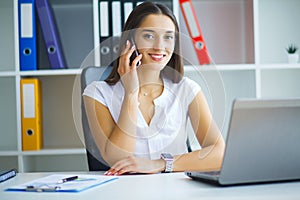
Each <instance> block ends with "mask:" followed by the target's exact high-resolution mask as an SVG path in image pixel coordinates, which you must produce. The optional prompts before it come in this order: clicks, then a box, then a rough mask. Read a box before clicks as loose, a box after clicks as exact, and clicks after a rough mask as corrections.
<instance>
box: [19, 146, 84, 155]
mask: <svg viewBox="0 0 300 200" xmlns="http://www.w3.org/2000/svg"><path fill="white" fill-rule="evenodd" d="M85 153H86V150H85V149H84V148H55V149H54V148H53V149H52V148H51V149H41V150H38V151H22V153H21V154H22V155H24V156H37V155H73V154H85Z"/></svg>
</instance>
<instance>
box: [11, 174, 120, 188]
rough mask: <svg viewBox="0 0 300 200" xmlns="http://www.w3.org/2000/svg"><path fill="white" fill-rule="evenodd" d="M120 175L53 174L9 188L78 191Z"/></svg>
mask: <svg viewBox="0 0 300 200" xmlns="http://www.w3.org/2000/svg"><path fill="white" fill-rule="evenodd" d="M74 176H76V177H78V178H76V179H75V180H72V181H67V182H61V180H64V179H66V178H67V177H74ZM117 179H118V177H111V176H104V175H85V174H80V175H78V174H75V175H74V174H52V175H49V176H46V177H43V178H39V179H35V180H33V181H29V182H27V183H24V184H21V185H16V186H12V187H9V188H7V189H6V190H5V191H10V192H13V191H15V192H17V191H18V192H71V193H77V192H82V191H84V190H87V189H90V188H93V187H96V186H100V185H103V184H106V183H109V182H112V181H115V180H117Z"/></svg>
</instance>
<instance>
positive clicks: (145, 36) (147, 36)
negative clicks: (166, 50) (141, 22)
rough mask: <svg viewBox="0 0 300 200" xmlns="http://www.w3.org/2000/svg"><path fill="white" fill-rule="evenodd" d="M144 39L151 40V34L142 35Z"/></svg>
mask: <svg viewBox="0 0 300 200" xmlns="http://www.w3.org/2000/svg"><path fill="white" fill-rule="evenodd" d="M144 38H145V39H153V38H154V36H153V35H151V34H144Z"/></svg>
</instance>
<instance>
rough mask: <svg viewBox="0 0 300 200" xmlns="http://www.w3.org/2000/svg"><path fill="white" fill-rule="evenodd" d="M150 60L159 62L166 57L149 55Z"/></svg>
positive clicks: (163, 55)
mask: <svg viewBox="0 0 300 200" xmlns="http://www.w3.org/2000/svg"><path fill="white" fill-rule="evenodd" d="M149 56H150V57H151V59H152V60H154V61H157V62H158V61H161V60H162V59H163V58H164V57H165V56H166V55H165V54H149Z"/></svg>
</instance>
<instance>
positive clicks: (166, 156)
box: [161, 153, 173, 159]
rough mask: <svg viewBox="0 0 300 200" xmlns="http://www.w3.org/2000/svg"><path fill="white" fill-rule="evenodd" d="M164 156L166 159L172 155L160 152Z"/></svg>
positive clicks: (171, 157)
mask: <svg viewBox="0 0 300 200" xmlns="http://www.w3.org/2000/svg"><path fill="white" fill-rule="evenodd" d="M161 155H162V156H163V157H164V158H166V159H173V156H172V155H171V154H169V153H163V154H161Z"/></svg>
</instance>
